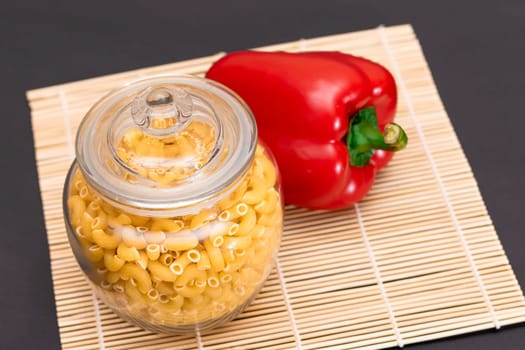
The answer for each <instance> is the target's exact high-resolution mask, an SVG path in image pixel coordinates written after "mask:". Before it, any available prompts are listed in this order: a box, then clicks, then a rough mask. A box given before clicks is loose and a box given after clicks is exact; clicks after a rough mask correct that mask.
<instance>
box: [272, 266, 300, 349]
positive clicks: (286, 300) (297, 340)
mask: <svg viewBox="0 0 525 350" xmlns="http://www.w3.org/2000/svg"><path fill="white" fill-rule="evenodd" d="M275 267H276V268H277V274H278V275H279V281H280V282H281V289H282V291H283V298H284V303H285V304H286V309H287V310H288V316H289V317H290V322H291V323H292V329H293V334H294V337H295V343H296V344H297V349H299V350H302V349H303V344H302V342H301V335H300V334H299V327H297V322H296V321H295V317H294V314H293V309H292V304H291V302H290V296H289V295H288V290H287V289H286V281H285V280H284V274H283V271H282V269H281V263H280V262H279V258H278V257H276V258H275Z"/></svg>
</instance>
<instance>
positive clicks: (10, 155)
mask: <svg viewBox="0 0 525 350" xmlns="http://www.w3.org/2000/svg"><path fill="white" fill-rule="evenodd" d="M1 5H2V6H1V7H0V67H1V68H0V69H1V72H2V74H1V75H0V88H1V91H0V93H1V94H0V96H1V97H0V101H1V105H0V114H1V117H0V122H1V124H2V125H1V129H0V130H1V137H0V159H1V168H0V184H1V189H0V206H1V209H2V210H1V212H0V215H1V217H0V222H1V223H2V224H1V226H0V227H1V229H0V275H1V276H3V277H2V279H1V283H0V315H1V316H0V317H1V319H0V349H57V348H59V347H60V345H59V344H60V343H59V338H58V331H57V325H56V316H55V307H54V302H53V292H52V284H51V276H50V270H49V255H48V246H47V241H46V235H45V230H44V221H43V217H42V209H41V202H40V196H39V189H38V183H37V173H36V167H35V160H34V151H33V143H32V142H33V141H32V134H31V124H30V113H29V109H28V107H27V103H26V100H25V91H26V90H30V89H34V88H38V87H44V86H48V85H52V84H58V83H64V82H68V81H74V80H78V79H84V78H90V77H93V76H99V75H104V74H110V73H116V72H120V71H125V70H130V69H135V68H140V67H147V66H151V65H158V64H163V63H170V62H174V61H179V60H183V59H190V58H194V57H200V56H204V55H209V54H213V53H216V52H218V51H231V50H237V49H246V48H251V47H257V46H261V45H267V44H272V43H278V42H286V41H291V40H297V39H299V38H311V37H317V36H323V35H328V34H337V33H345V32H349V31H354V30H361V29H367V28H373V27H376V26H377V25H379V24H385V25H395V24H403V23H411V24H412V25H413V27H414V29H415V31H416V34H417V36H418V38H419V40H420V42H421V45H422V47H423V50H424V53H425V55H426V58H427V60H428V63H429V65H430V67H431V69H432V72H433V75H434V79H435V81H436V84H437V87H438V90H439V92H440V94H441V97H442V99H443V101H444V103H445V106H446V109H447V111H448V113H449V115H450V118H451V119H452V122H453V124H454V127H455V128H456V131H457V133H458V136H459V138H460V141H461V143H462V145H463V148H464V150H465V153H466V155H467V157H468V159H469V162H470V164H471V166H472V168H473V170H474V174H475V176H476V178H477V180H478V183H479V186H480V188H481V191H482V194H483V197H484V199H485V201H486V204H487V207H488V209H489V212H490V214H491V216H492V219H493V221H494V223H495V225H496V228H497V230H498V233H499V236H500V239H501V241H502V243H503V246H504V248H505V250H506V252H507V255H508V257H509V259H510V262H511V263H512V266H513V267H514V270H515V272H516V275H517V277H518V279H519V281H520V283H521V284H522V285H523V284H524V283H525V254H524V251H525V238H524V236H525V230H524V227H525V210H524V208H525V205H524V203H525V176H524V171H525V165H524V163H525V156H524V154H523V146H522V145H523V141H522V139H523V134H524V129H525V122H524V118H525V113H524V111H523V109H522V108H523V105H524V101H525V79H524V78H525V68H524V65H525V44H524V43H525V40H524V36H525V2H523V1H519V0H514V1H421V0H413V1H409V0H401V1H387V0H384V1H370V0H368V1H364V0H363V1H351V0H346V1H306V0H303V1H300V0H296V1H269V0H267V1H264V2H263V1H258V2H256V1H248V0H245V1H242V0H238V1H189V0H186V1H173V0H172V1H169V0H163V1H154V0H152V1H147V0H143V1H121V0H119V1H116V0H114V1H83V2H77V1H58V2H50V1H34V2H26V1H2V4H1ZM524 344H525V327H523V326H514V327H506V328H504V329H503V330H501V331H499V332H496V331H488V332H481V333H478V334H475V335H467V336H459V337H454V338H451V339H446V340H439V341H434V342H430V343H426V344H417V345H412V346H409V347H408V348H410V349H425V350H427V349H428V350H430V349H477V350H484V349H495V348H497V349H500V350H504V349H524V348H525V345H524Z"/></svg>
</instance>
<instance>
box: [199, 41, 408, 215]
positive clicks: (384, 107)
mask: <svg viewBox="0 0 525 350" xmlns="http://www.w3.org/2000/svg"><path fill="white" fill-rule="evenodd" d="M206 77H207V78H209V79H213V80H216V81H218V82H220V83H222V84H224V85H226V86H228V87H230V88H231V89H232V90H233V91H235V92H236V93H237V94H239V95H240V96H241V98H242V99H244V101H245V102H246V103H247V104H248V106H249V107H250V109H251V110H252V112H253V114H254V116H255V119H256V121H257V126H258V130H259V136H260V137H261V139H262V140H263V141H264V142H265V143H266V144H267V145H268V146H269V147H270V149H271V150H272V153H273V154H274V155H275V158H276V160H277V163H278V165H279V169H280V171H281V174H282V178H283V191H284V198H285V201H286V203H289V204H295V205H298V206H301V207H306V208H310V209H336V208H343V207H348V206H350V205H352V204H354V203H356V202H357V201H359V200H361V199H362V198H363V197H364V196H365V195H366V193H367V192H368V191H369V190H370V188H371V186H372V184H373V182H374V178H375V174H376V171H377V170H379V169H380V168H381V167H383V166H384V165H385V164H386V163H387V162H388V161H389V160H390V159H391V158H392V153H391V152H392V151H397V150H400V149H402V148H404V147H405V145H406V143H407V136H406V134H405V132H404V131H403V129H402V128H401V127H399V126H398V125H397V124H394V123H392V120H393V118H394V113H395V109H396V103H397V94H396V86H395V82H394V79H393V77H392V75H391V74H390V73H389V72H388V71H387V70H386V69H385V68H384V67H382V66H381V65H379V64H377V63H374V62H372V61H369V60H367V59H364V58H360V57H356V56H351V55H346V54H343V53H339V52H310V53H286V52H256V51H240V52H235V53H231V54H228V55H226V56H224V57H222V58H221V59H219V60H218V61H217V62H215V63H214V64H213V65H212V67H211V68H210V69H209V71H208V72H207V74H206Z"/></svg>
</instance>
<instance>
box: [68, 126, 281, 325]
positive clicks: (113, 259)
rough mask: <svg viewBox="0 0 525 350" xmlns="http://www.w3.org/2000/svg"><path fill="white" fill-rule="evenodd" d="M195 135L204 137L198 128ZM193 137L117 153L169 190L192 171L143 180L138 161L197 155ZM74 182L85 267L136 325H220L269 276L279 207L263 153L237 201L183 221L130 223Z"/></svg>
mask: <svg viewBox="0 0 525 350" xmlns="http://www.w3.org/2000/svg"><path fill="white" fill-rule="evenodd" d="M194 131H195V132H196V133H201V132H202V130H200V131H199V128H198V127H197V128H196V129H195V130H194ZM190 134H191V133H188V134H186V136H185V137H186V138H184V137H181V138H180V139H179V138H178V139H177V140H172V142H175V143H173V144H170V143H169V142H168V143H163V142H157V141H155V140H151V139H150V137H149V136H148V137H144V136H141V134H140V133H138V134H134V135H127V134H126V135H127V136H126V137H125V141H122V142H123V144H122V145H121V146H122V149H119V151H118V152H120V153H121V154H123V155H125V156H126V157H127V158H126V159H130V162H131V164H132V165H133V169H135V168H136V169H135V170H137V172H138V173H142V174H145V176H147V177H148V178H149V179H157V180H159V181H171V180H173V179H174V178H173V177H171V176H172V175H173V174H176V176H179V177H180V176H181V175H182V174H183V172H186V174H187V173H191V172H193V171H195V169H190V170H184V171H183V170H180V169H179V170H176V171H175V170H171V169H163V168H158V169H149V170H148V171H144V169H142V170H140V169H139V167H138V164H139V162H138V160H139V158H138V157H150V156H151V157H153V156H158V155H162V154H165V152H171V153H170V154H181V155H183V154H185V153H184V152H187V151H188V152H189V150H192V152H194V151H195V147H196V144H195V140H193V139H192V137H193V136H190ZM204 134H206V132H204ZM180 145H183V146H181V147H179V146H180ZM184 145H186V146H187V147H188V148H186V146H184ZM124 146H125V147H124ZM199 147H207V146H205V145H202V146H199ZM194 156H195V155H194ZM141 171H142V172H141ZM177 171H178V172H177ZM74 179H75V182H74V183H72V185H71V191H70V195H69V198H68V202H67V205H68V210H69V213H70V221H71V225H72V226H73V228H74V230H75V234H76V236H75V237H76V238H77V239H78V240H79V241H80V243H81V245H82V247H83V248H82V249H83V254H84V255H85V256H86V259H87V260H88V261H90V262H91V263H93V264H94V265H95V266H98V267H99V270H100V273H99V276H100V277H99V278H100V279H101V282H100V283H98V282H97V283H98V284H99V286H100V288H101V290H103V292H102V293H113V294H114V295H117V294H118V297H116V296H115V297H111V298H104V300H105V301H108V302H109V303H111V302H115V303H116V302H117V301H118V303H119V304H118V305H119V307H122V305H125V308H126V310H125V312H124V313H127V314H129V315H131V317H140V318H141V319H145V320H146V321H147V322H151V323H153V324H163V325H173V326H177V325H180V324H191V323H195V322H205V321H209V320H211V319H212V318H220V317H223V316H224V315H226V314H227V313H229V312H233V311H234V310H236V309H238V308H239V307H240V306H241V305H242V304H244V303H245V302H247V301H248V300H249V298H251V297H252V296H253V294H254V293H256V292H257V291H258V290H259V288H260V287H261V285H262V283H263V281H264V279H265V278H266V276H267V274H268V273H269V270H268V269H269V268H268V267H267V265H268V264H269V263H270V262H271V260H272V257H273V256H274V254H275V252H276V250H277V246H278V244H279V239H280V229H281V225H282V207H281V198H280V195H279V193H278V190H276V181H277V173H276V169H275V167H274V166H273V164H272V162H271V161H270V160H269V159H268V158H267V156H266V155H265V153H264V150H263V149H262V148H258V150H257V153H256V155H255V159H254V161H253V163H252V165H251V168H250V170H249V171H248V173H247V175H246V177H244V178H243V179H241V180H239V182H238V183H237V184H236V186H237V187H236V188H234V189H233V190H232V191H231V193H229V194H228V195H226V196H225V197H224V198H222V199H221V200H220V201H218V202H217V203H216V204H215V205H213V206H211V207H209V208H205V209H201V210H199V211H198V212H197V213H194V214H188V215H183V216H176V217H169V218H164V217H148V216H144V215H137V214H135V213H127V212H125V211H122V210H121V209H117V208H115V207H113V206H111V205H110V204H108V203H107V202H105V201H104V199H103V198H102V197H99V196H98V195H97V194H96V193H95V192H93V191H92V190H91V189H90V188H89V186H88V185H87V184H86V182H85V180H84V179H83V177H82V176H81V175H79V172H77V173H76V174H75V175H74ZM141 214H142V213H141Z"/></svg>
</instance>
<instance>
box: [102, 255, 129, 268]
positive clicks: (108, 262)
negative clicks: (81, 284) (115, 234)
mask: <svg viewBox="0 0 525 350" xmlns="http://www.w3.org/2000/svg"><path fill="white" fill-rule="evenodd" d="M125 263H126V261H125V260H123V259H122V258H120V257H119V256H117V255H115V254H114V253H113V251H110V250H108V251H106V252H105V253H104V266H106V268H107V269H108V271H113V272H115V271H118V270H120V269H121V268H122V266H124V264H125Z"/></svg>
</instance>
